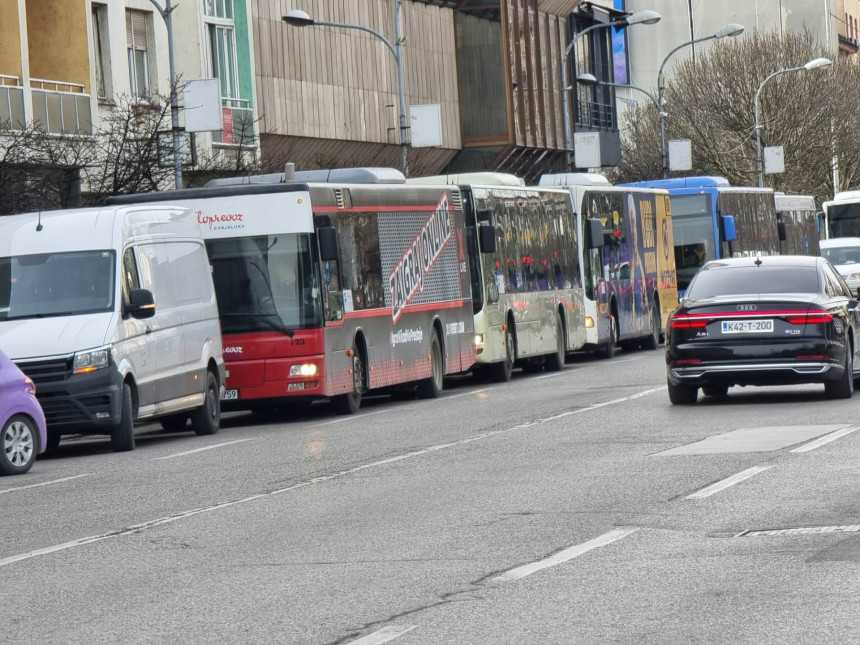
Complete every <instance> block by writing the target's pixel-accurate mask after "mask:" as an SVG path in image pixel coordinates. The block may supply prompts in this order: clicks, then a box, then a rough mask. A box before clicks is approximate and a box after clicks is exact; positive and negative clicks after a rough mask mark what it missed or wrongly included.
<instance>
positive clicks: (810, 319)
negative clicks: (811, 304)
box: [785, 311, 833, 325]
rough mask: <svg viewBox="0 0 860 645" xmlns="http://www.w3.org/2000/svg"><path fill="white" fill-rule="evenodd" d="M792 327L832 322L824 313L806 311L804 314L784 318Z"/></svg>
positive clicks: (827, 314) (829, 316) (831, 317)
mask: <svg viewBox="0 0 860 645" xmlns="http://www.w3.org/2000/svg"><path fill="white" fill-rule="evenodd" d="M785 319H786V320H787V321H788V322H789V323H791V324H792V325H821V324H825V323H829V322H830V321H831V320H833V316H831V315H830V314H829V313H827V312H826V311H807V312H805V313H801V314H796V315H791V316H786V318H785Z"/></svg>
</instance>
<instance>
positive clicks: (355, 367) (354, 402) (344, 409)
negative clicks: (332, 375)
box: [331, 348, 365, 414]
mask: <svg viewBox="0 0 860 645" xmlns="http://www.w3.org/2000/svg"><path fill="white" fill-rule="evenodd" d="M353 351H354V352H355V353H354V354H353V357H352V392H349V393H347V394H339V395H338V396H333V397H332V399H331V404H332V407H333V408H334V411H335V412H337V413H338V414H355V413H356V412H358V410H359V408H361V393H362V392H364V385H365V383H364V361H363V360H362V357H361V351H360V350H359V349H357V348H353Z"/></svg>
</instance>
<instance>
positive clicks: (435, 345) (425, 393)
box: [416, 332, 445, 399]
mask: <svg viewBox="0 0 860 645" xmlns="http://www.w3.org/2000/svg"><path fill="white" fill-rule="evenodd" d="M430 367H431V370H432V371H431V374H430V377H429V378H425V379H423V380H421V381H418V389H417V390H416V391H417V393H418V397H419V398H422V399H436V398H439V395H440V394H441V393H442V387H443V386H444V382H443V381H444V378H445V367H444V365H442V348H441V347H440V345H439V336H438V334H436V332H433V340H432V342H431V343H430Z"/></svg>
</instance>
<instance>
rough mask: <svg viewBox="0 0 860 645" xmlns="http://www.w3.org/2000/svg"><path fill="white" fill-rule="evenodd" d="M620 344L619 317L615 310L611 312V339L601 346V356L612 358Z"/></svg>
mask: <svg viewBox="0 0 860 645" xmlns="http://www.w3.org/2000/svg"><path fill="white" fill-rule="evenodd" d="M617 345H618V319H617V318H616V317H615V312H613V313H611V314H609V340H608V341H607V342H606V343H604V344H603V345H601V346H600V350H599V352H598V353H599V354H600V357H601V358H612V357H613V356H615V348H616V346H617Z"/></svg>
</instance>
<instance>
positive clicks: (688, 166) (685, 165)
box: [669, 139, 693, 171]
mask: <svg viewBox="0 0 860 645" xmlns="http://www.w3.org/2000/svg"><path fill="white" fill-rule="evenodd" d="M692 169H693V146H692V143H691V142H690V140H689V139H674V140H672V141H669V170H681V171H684V170H692Z"/></svg>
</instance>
